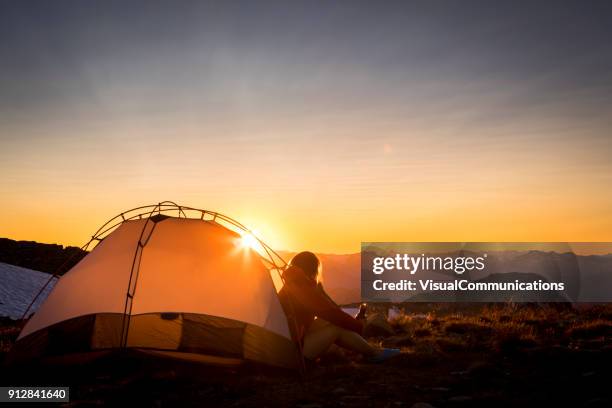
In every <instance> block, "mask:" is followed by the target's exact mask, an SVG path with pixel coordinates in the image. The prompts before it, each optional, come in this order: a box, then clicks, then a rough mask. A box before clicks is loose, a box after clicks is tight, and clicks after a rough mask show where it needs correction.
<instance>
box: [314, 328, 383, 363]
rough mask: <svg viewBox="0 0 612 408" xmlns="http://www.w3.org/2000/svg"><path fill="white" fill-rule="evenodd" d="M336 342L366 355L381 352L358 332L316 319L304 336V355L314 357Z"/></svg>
mask: <svg viewBox="0 0 612 408" xmlns="http://www.w3.org/2000/svg"><path fill="white" fill-rule="evenodd" d="M334 343H335V344H337V345H339V346H340V347H344V348H346V349H349V350H351V351H355V352H357V353H361V354H364V355H366V356H375V355H377V354H378V353H379V352H380V351H379V350H378V349H376V348H374V347H372V346H371V345H370V344H369V343H368V342H367V341H366V340H365V339H364V338H363V337H361V336H360V335H358V334H357V333H355V332H352V331H349V330H345V329H342V328H340V327H338V326H335V325H333V324H331V323H329V322H326V321H324V320H321V319H316V320H315V321H314V323H313V324H312V326H311V327H310V329H309V330H308V333H306V336H305V337H304V356H306V357H307V358H310V359H314V358H316V357H318V356H320V355H321V354H323V353H324V352H325V351H327V349H329V347H330V346H331V345H332V344H334Z"/></svg>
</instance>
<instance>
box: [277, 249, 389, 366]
mask: <svg viewBox="0 0 612 408" xmlns="http://www.w3.org/2000/svg"><path fill="white" fill-rule="evenodd" d="M320 269H321V262H320V261H319V258H317V256H316V255H315V254H313V253H312V252H300V253H299V254H297V255H296V256H294V257H293V259H292V260H291V262H290V263H289V267H288V268H287V269H286V270H285V271H284V273H283V278H284V281H285V285H284V286H283V288H282V289H281V290H280V292H279V298H280V301H281V303H282V305H283V309H284V310H285V313H286V314H287V316H289V321H290V326H291V334H292V336H293V338H294V340H295V341H297V342H299V343H300V344H301V346H302V351H303V353H304V356H305V357H306V358H308V359H311V360H314V359H316V358H317V357H318V356H320V355H321V354H323V353H324V352H325V351H327V350H328V349H329V347H330V346H331V345H332V344H336V345H338V346H340V347H344V348H346V349H348V350H351V351H354V352H357V353H361V354H362V355H363V356H364V357H366V358H367V359H368V361H370V362H382V361H384V360H386V359H388V358H389V357H392V356H395V355H397V354H399V350H397V349H380V348H376V347H373V346H371V345H370V344H369V343H368V342H367V341H366V340H365V339H364V338H363V337H362V336H361V334H362V332H363V326H364V325H363V322H362V320H363V317H364V315H365V313H363V312H364V311H361V312H360V314H359V316H358V318H357V319H356V318H353V317H351V316H349V315H348V314H346V313H345V312H343V311H342V309H341V308H340V307H339V306H338V305H337V304H336V303H335V302H334V301H333V300H332V299H331V298H330V297H329V296H328V295H327V293H325V291H324V290H323V286H322V285H321V282H320V279H319V278H320ZM359 317H361V318H359Z"/></svg>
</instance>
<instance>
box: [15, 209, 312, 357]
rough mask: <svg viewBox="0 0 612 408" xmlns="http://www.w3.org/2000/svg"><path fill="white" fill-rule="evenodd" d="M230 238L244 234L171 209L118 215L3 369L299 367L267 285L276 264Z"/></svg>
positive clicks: (215, 217) (208, 217) (269, 255)
mask: <svg viewBox="0 0 612 408" xmlns="http://www.w3.org/2000/svg"><path fill="white" fill-rule="evenodd" d="M194 214H195V216H194ZM177 215H178V216H177ZM236 231H240V232H241V233H242V234H244V233H248V230H247V229H246V228H244V227H243V226H242V225H241V224H239V223H238V222H236V221H234V220H232V219H231V218H229V217H226V216H223V215H221V214H218V213H214V212H209V211H205V210H198V209H193V208H190V207H183V206H178V205H176V204H174V203H171V202H164V203H160V204H158V205H155V206H146V207H139V208H137V209H134V210H130V211H128V212H126V213H122V214H120V215H119V216H117V217H115V218H114V219H112V220H111V221H109V222H108V223H107V224H105V226H103V227H102V228H101V229H100V230H99V231H98V233H96V235H94V238H92V241H90V243H93V242H96V243H97V245H96V246H95V248H94V249H93V250H92V251H91V252H90V253H89V254H88V255H87V256H86V257H85V258H83V259H82V260H81V261H80V262H79V263H78V264H76V265H75V266H74V267H73V268H72V269H70V270H69V271H68V272H67V273H66V274H64V275H63V276H62V277H61V278H60V279H59V281H58V282H57V284H56V285H55V287H54V288H53V290H52V291H51V293H50V294H49V296H48V298H47V299H46V300H45V302H44V303H43V304H42V306H41V307H40V309H39V310H38V311H37V312H36V313H35V314H34V315H33V316H32V317H31V318H30V320H29V321H28V322H27V324H26V325H25V327H24V328H23V330H22V331H21V333H20V335H19V337H18V339H17V341H16V343H15V346H14V348H13V350H12V353H11V357H12V358H11V360H13V361H23V360H29V359H37V358H43V359H44V358H46V357H57V358H60V359H61V358H62V357H68V356H75V355H94V354H105V353H108V352H111V351H113V350H118V349H131V350H138V351H140V352H145V353H151V354H158V355H164V356H170V357H175V358H181V359H188V360H193V361H203V362H210V363H220V364H228V363H229V364H237V363H240V362H243V361H253V362H259V363H264V364H269V365H273V366H280V367H288V368H296V367H298V366H299V364H300V357H299V355H300V353H299V351H298V350H297V348H296V346H295V344H294V343H293V342H292V341H291V336H290V331H289V326H288V321H287V317H286V315H285V313H284V312H283V309H282V307H281V304H280V302H279V300H278V296H277V291H276V289H275V285H274V282H273V279H272V277H271V271H272V269H278V270H280V269H281V268H282V267H283V266H284V261H282V259H281V258H280V257H279V256H278V255H276V253H274V251H272V250H271V249H270V248H269V247H268V246H267V245H265V244H264V243H263V242H260V241H257V242H258V243H259V245H260V248H261V249H262V251H261V252H262V253H263V255H260V254H259V253H258V252H257V251H254V250H253V249H252V248H249V247H244V246H241V245H240V242H241V234H240V233H238V232H236ZM88 245H89V244H88ZM88 245H86V246H85V247H84V248H85V249H87V246H88Z"/></svg>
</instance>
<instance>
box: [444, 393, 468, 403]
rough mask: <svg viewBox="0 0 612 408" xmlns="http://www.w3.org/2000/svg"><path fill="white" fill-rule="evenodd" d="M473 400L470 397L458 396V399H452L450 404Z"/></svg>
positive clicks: (449, 400)
mask: <svg viewBox="0 0 612 408" xmlns="http://www.w3.org/2000/svg"><path fill="white" fill-rule="evenodd" d="M472 399H473V398H472V397H470V396H468V395H457V396H456V397H450V398H449V399H448V402H468V401H471V400H472Z"/></svg>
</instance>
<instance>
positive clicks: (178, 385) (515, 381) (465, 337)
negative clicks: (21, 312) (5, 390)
mask: <svg viewBox="0 0 612 408" xmlns="http://www.w3.org/2000/svg"><path fill="white" fill-rule="evenodd" d="M384 307H385V306H384V305H383V306H378V308H379V309H381V310H382V309H383V308H384ZM403 307H405V308H406V310H408V312H403V313H401V314H400V315H399V316H398V317H397V318H396V319H394V320H392V321H391V324H390V326H391V332H389V333H387V334H384V331H385V330H382V331H380V333H378V334H379V335H378V336H373V337H370V338H369V340H370V341H371V342H373V343H376V344H381V345H384V346H389V347H399V348H401V349H402V351H403V353H402V354H401V355H400V356H398V357H396V358H394V359H393V360H390V361H388V362H387V363H385V364H381V365H370V364H366V363H364V362H362V361H361V360H360V358H359V356H356V355H352V354H350V353H346V352H344V351H342V350H340V349H337V348H334V349H332V350H330V352H329V353H328V354H327V355H325V356H324V357H323V358H321V360H320V361H318V362H317V363H316V364H312V366H311V367H309V369H308V372H307V374H306V376H305V378H300V377H299V376H298V375H296V374H295V373H288V372H284V371H274V370H269V369H265V368H262V367H252V366H245V367H240V368H234V369H220V368H214V367H205V366H201V365H192V364H184V363H177V362H175V361H172V360H150V359H142V358H140V357H136V356H132V355H124V356H113V357H111V358H107V359H105V360H101V361H98V362H96V363H93V364H89V365H81V366H72V367H57V366H52V367H49V366H38V367H35V368H31V367H28V368H22V369H19V368H11V369H10V370H7V369H4V370H2V376H1V384H2V385H8V384H11V385H16V384H21V385H43V384H54V385H63V384H67V385H70V386H71V400H72V402H71V403H70V406H93V405H98V404H102V403H112V404H120V403H126V402H129V403H132V404H133V403H136V404H138V405H144V406H257V407H261V406H301V407H303V408H306V407H310V408H316V407H323V406H338V407H341V406H375V407H379V406H380V407H403V406H406V407H413V406H415V407H421V408H425V407H428V406H434V407H464V406H477V407H491V406H501V407H504V406H508V407H510V406H512V407H515V406H536V407H539V406H573V407H591V408H592V407H610V406H612V392H611V390H610V383H611V380H612V376H611V375H610V372H611V371H610V364H611V363H612V305H611V306H601V305H599V306H592V307H587V308H581V309H579V310H577V309H572V308H568V307H561V306H555V305H543V306H542V305H524V306H521V305H501V306H487V305H485V306H481V305H462V306H459V305H444V304H436V305H425V304H418V305H415V304H410V305H403ZM373 312H376V310H374V311H373ZM3 323H4V325H3V327H2V329H0V345H1V347H2V353H3V354H4V353H5V352H6V351H7V349H8V348H9V347H10V344H11V342H12V341H13V340H14V338H15V336H16V334H17V332H18V329H16V328H15V325H14V324H11V323H10V322H8V321H4V322H3ZM419 403H420V404H421V405H415V404H419ZM424 404H429V405H424Z"/></svg>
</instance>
